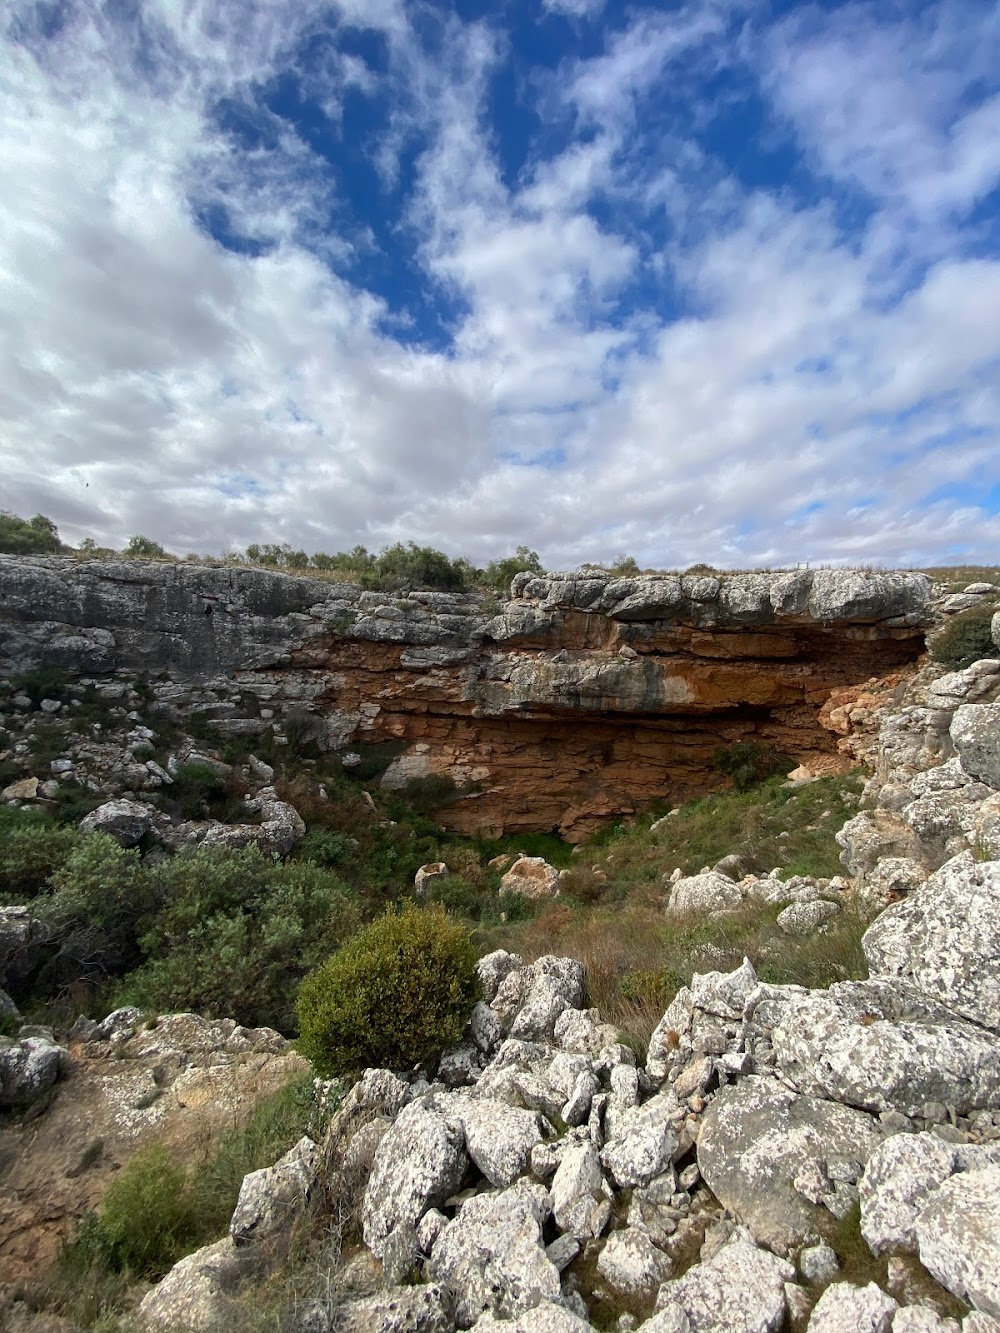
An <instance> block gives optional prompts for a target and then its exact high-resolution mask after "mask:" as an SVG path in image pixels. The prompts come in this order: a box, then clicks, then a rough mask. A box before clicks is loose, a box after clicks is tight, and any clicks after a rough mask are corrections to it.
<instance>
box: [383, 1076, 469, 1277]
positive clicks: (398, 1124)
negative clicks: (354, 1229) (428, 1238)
mask: <svg viewBox="0 0 1000 1333" xmlns="http://www.w3.org/2000/svg"><path fill="white" fill-rule="evenodd" d="M468 1160H469V1159H468V1156H467V1155H466V1151H465V1134H464V1132H463V1129H462V1125H461V1122H460V1121H458V1120H457V1119H454V1120H451V1119H446V1118H445V1117H444V1116H443V1115H442V1114H441V1113H440V1112H439V1111H438V1110H436V1109H435V1106H434V1104H433V1102H430V1103H429V1102H428V1101H427V1100H426V1099H424V1098H418V1099H416V1100H415V1101H412V1102H410V1104H409V1105H408V1106H405V1107H404V1108H403V1110H402V1111H401V1112H400V1113H399V1115H398V1117H397V1118H396V1121H395V1123H394V1124H393V1126H392V1128H391V1129H390V1130H389V1132H388V1133H387V1134H386V1136H385V1138H384V1139H383V1140H382V1142H381V1143H380V1144H379V1146H378V1148H377V1150H376V1153H375V1160H374V1163H373V1166H372V1173H371V1177H370V1179H369V1181H368V1188H367V1189H366V1190H365V1197H364V1203H363V1205H362V1213H361V1216H362V1223H363V1227H364V1237H365V1244H366V1245H367V1246H368V1248H369V1249H370V1250H371V1251H372V1253H373V1254H375V1255H377V1256H378V1257H379V1258H381V1257H382V1251H383V1247H384V1244H385V1240H386V1237H387V1236H388V1235H389V1234H390V1232H391V1231H392V1230H393V1229H394V1228H395V1227H397V1226H399V1225H401V1224H402V1225H406V1226H411V1227H412V1226H416V1224H417V1223H418V1222H419V1221H420V1219H421V1217H423V1215H424V1213H425V1212H427V1210H428V1209H429V1208H433V1207H435V1206H436V1205H437V1204H439V1203H443V1202H444V1200H445V1199H446V1198H448V1196H449V1195H450V1194H453V1193H454V1192H455V1191H456V1190H457V1189H458V1187H459V1185H460V1184H461V1181H462V1175H463V1173H464V1171H465V1168H466V1165H467V1163H468Z"/></svg>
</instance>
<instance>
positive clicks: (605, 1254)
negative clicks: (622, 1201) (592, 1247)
mask: <svg viewBox="0 0 1000 1333" xmlns="http://www.w3.org/2000/svg"><path fill="white" fill-rule="evenodd" d="M670 1269H671V1261H670V1259H669V1258H668V1256H667V1255H665V1254H664V1253H663V1251H662V1250H658V1249H657V1248H656V1246H655V1245H654V1244H653V1242H652V1241H651V1240H650V1239H649V1237H648V1236H647V1235H646V1233H645V1232H644V1231H640V1230H639V1228H638V1227H626V1228H625V1229H624V1230H623V1231H613V1232H612V1233H611V1235H610V1236H609V1237H608V1239H607V1240H606V1241H605V1243H604V1249H603V1250H602V1251H601V1253H600V1257H599V1258H598V1260H597V1271H598V1273H600V1275H601V1277H602V1278H604V1280H605V1282H607V1283H608V1285H609V1286H611V1287H613V1288H614V1289H615V1291H619V1292H621V1293H622V1294H623V1295H624V1296H638V1297H640V1298H641V1297H643V1296H649V1295H650V1294H652V1293H653V1292H654V1291H656V1290H657V1289H658V1287H659V1286H660V1283H661V1282H664V1281H666V1279H667V1278H668V1277H669V1276H670Z"/></svg>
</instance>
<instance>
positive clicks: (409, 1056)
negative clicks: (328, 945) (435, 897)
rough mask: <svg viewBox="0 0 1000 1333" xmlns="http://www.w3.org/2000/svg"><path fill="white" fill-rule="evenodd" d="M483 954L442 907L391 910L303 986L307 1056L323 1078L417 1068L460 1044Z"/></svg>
mask: <svg viewBox="0 0 1000 1333" xmlns="http://www.w3.org/2000/svg"><path fill="white" fill-rule="evenodd" d="M477 989H478V984H477V977H476V951H475V948H474V946H473V943H472V937H471V935H470V934H469V931H468V930H466V928H465V927H464V926H460V925H457V924H456V923H455V922H453V921H451V920H450V919H449V918H448V916H447V914H446V913H445V912H444V911H443V910H442V909H441V908H440V907H439V906H430V907H413V906H408V907H406V908H404V910H403V911H401V912H393V911H392V910H390V911H389V912H387V913H386V915H385V916H383V917H380V918H379V919H378V920H377V921H374V922H372V924H371V925H370V926H367V927H366V928H365V929H364V930H362V931H360V932H359V933H358V934H357V935H355V936H354V938H353V939H351V940H349V941H348V942H347V944H345V945H344V946H343V948H341V949H338V950H337V952H336V953H335V954H333V955H331V957H330V958H328V959H327V961H326V962H325V963H323V964H321V965H320V966H319V967H317V968H316V969H315V971H313V972H310V973H309V975H308V976H307V977H305V979H304V980H303V982H302V986H301V988H300V990H299V997H298V1014H299V1030H300V1032H301V1036H300V1037H299V1050H300V1051H301V1052H302V1054H303V1055H304V1056H305V1057H306V1058H307V1059H308V1060H311V1061H312V1063H313V1065H314V1066H315V1067H316V1070H317V1071H318V1072H319V1073H320V1074H322V1075H323V1076H324V1077H327V1078H330V1077H338V1076H348V1077H355V1076H357V1075H358V1074H360V1073H361V1072H362V1070H364V1069H366V1068H370V1067H373V1066H374V1067H383V1068H388V1069H409V1068H411V1067H412V1066H413V1065H415V1064H422V1063H423V1062H424V1061H425V1060H428V1059H430V1058H431V1057H432V1056H433V1055H435V1054H436V1053H437V1052H438V1051H440V1050H441V1049H442V1048H443V1047H445V1046H448V1045H450V1044H451V1043H452V1042H455V1041H457V1040H458V1038H459V1037H460V1036H461V1034H462V1029H463V1028H464V1026H465V1024H466V1021H467V1020H468V1017H469V1012H470V1010H471V1008H472V1005H473V1003H474V1001H475V999H476V994H477Z"/></svg>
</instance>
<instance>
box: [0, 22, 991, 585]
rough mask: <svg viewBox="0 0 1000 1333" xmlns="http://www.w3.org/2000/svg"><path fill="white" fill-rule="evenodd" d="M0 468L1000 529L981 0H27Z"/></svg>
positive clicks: (917, 541)
mask: <svg viewBox="0 0 1000 1333" xmlns="http://www.w3.org/2000/svg"><path fill="white" fill-rule="evenodd" d="M0 40H2V49H0V177H2V179H3V182H4V188H3V190H2V192H0V508H4V509H9V510H14V511H15V512H18V513H21V514H26V515H27V514H32V513H35V512H36V511H41V512H43V513H45V514H47V515H49V516H50V517H51V518H53V519H54V520H55V521H56V522H57V523H58V525H59V528H60V531H61V533H62V535H63V537H64V539H66V540H70V541H78V540H79V539H81V538H82V537H85V536H88V535H90V536H93V537H95V538H97V539H98V540H99V541H106V542H112V543H115V544H119V543H121V542H123V541H124V540H125V539H126V538H127V537H128V536H129V535H130V534H132V533H136V532H141V533H145V534H147V535H149V536H151V537H154V538H156V539H158V540H159V541H161V542H163V543H164V544H165V545H167V546H168V547H169V548H170V549H172V550H175V551H178V552H185V551H189V550H195V551H221V550H224V549H226V548H228V547H232V546H242V545H246V544H247V543H248V542H252V541H279V542H280V541H288V542H291V543H292V544H293V545H295V546H304V547H305V548H306V549H307V550H311V551H312V550H326V551H333V550H338V549H344V548H348V547H351V546H353V545H354V544H355V543H356V542H362V543H364V544H366V545H367V546H369V547H372V548H378V547H380V546H383V545H385V544H387V543H389V542H392V541H395V540H400V539H402V540H409V539H413V540H416V541H418V542H420V543H430V544H432V545H434V546H438V547H440V548H442V549H444V550H446V551H448V552H449V553H450V554H453V555H456V554H466V555H468V556H469V557H471V558H472V559H474V560H477V561H480V562H481V561H485V560H487V559H489V558H490V557H491V556H494V555H497V554H503V553H506V552H508V551H510V550H512V549H513V547H514V546H516V545H518V544H519V543H522V542H523V543H527V544H528V545H529V546H532V547H534V548H536V549H537V550H538V551H539V552H540V553H541V555H542V558H543V560H544V561H545V562H546V563H547V564H548V565H549V566H550V567H557V566H558V567H568V566H572V565H575V564H577V563H580V562H582V561H585V560H608V559H611V558H613V557H614V556H616V555H618V554H621V553H626V552H627V553H630V554H633V555H634V556H636V557H637V558H638V559H639V561H640V562H641V563H642V564H644V565H646V564H648V565H655V566H677V565H679V566H685V565H687V564H690V563H693V562H695V561H701V560H704V561H709V562H711V563H717V564H723V565H728V566H734V565H741V564H760V563H763V564H780V563H793V564H794V563H795V562H796V561H804V560H811V561H820V560H828V561H837V562H844V561H884V562H887V563H892V564H908V563H916V564H920V563H929V562H935V563H938V562H939V563H955V562H958V561H965V560H977V561H984V562H989V563H996V562H1000V517H998V511H1000V439H998V433H1000V189H998V185H1000V6H998V5H997V4H996V3H992V2H991V0H934V2H933V3H922V0H861V2H860V3H836V2H835V0H820V2H818V3H794V2H792V3H790V2H789V0H771V2H770V3H768V2H767V0H689V2H687V3H685V2H684V0H680V2H679V3H663V2H662V0H660V2H659V3H650V4H647V3H643V0H632V2H631V3H625V4H622V3H617V2H616V0H606V2H605V0H433V2H432V3H431V2H428V3H421V2H420V0H338V3H329V2H328V0H5V3H4V5H3V6H2V13H0Z"/></svg>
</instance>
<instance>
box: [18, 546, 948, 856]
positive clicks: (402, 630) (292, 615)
mask: <svg viewBox="0 0 1000 1333" xmlns="http://www.w3.org/2000/svg"><path fill="white" fill-rule="evenodd" d="M511 594H512V595H511V597H510V599H509V600H508V601H506V602H505V603H503V604H502V605H501V606H500V608H499V610H498V609H497V607H496V604H495V602H491V601H490V600H489V599H487V598H485V597H482V596H480V595H477V594H473V593H461V594H455V593H435V592H407V593H400V594H390V593H386V592H373V591H368V590H364V589H361V588H359V587H358V586H357V585H354V584H345V583H335V582H330V581H327V580H323V579H318V578H315V577H308V576H295V575H289V574H284V573H279V572H276V571H269V570H260V569H246V568H242V567H235V566H231V565H225V564H220V565H218V566H215V565H205V564H194V563H183V562H182V563H170V562H141V561H122V560H111V561H80V560H76V559H74V558H68V557H10V556H0V671H2V672H3V673H5V674H9V675H14V674H17V673H19V672H23V671H24V670H29V669H32V668H37V667H39V666H58V667H60V668H63V669H66V670H69V671H73V672H76V673H78V674H80V675H83V676H96V677H101V676H107V675H112V674H118V675H122V676H135V675H136V674H148V675H149V676H150V677H151V679H152V681H153V686H154V691H156V692H160V693H164V695H166V694H170V695H171V699H173V700H175V699H176V691H177V686H178V684H180V685H184V684H188V685H190V686H192V688H194V689H195V691H196V690H197V687H198V686H199V684H201V683H204V682H207V681H211V682H212V685H213V688H215V687H218V686H219V684H220V682H221V683H222V690H223V692H225V688H226V686H227V684H228V686H229V687H230V688H231V692H232V694H233V697H234V698H236V697H237V696H240V695H243V696H250V697H254V696H256V697H257V698H258V699H259V700H266V701H267V703H268V704H269V705H270V706H272V707H277V709H278V711H279V712H280V711H281V710H282V709H283V708H286V707H287V708H298V709H302V708H305V709H306V710H308V711H310V712H312V713H314V714H316V715H317V716H318V717H320V718H321V719H322V721H323V730H324V735H325V736H326V738H327V741H328V743H330V744H335V745H339V744H348V745H353V744H356V743H363V742H365V741H374V742H378V741H383V740H395V741H397V742H401V743H404V744H406V745H407V746H415V745H421V746H424V747H426V748H425V749H424V750H422V752H421V753H422V754H423V755H424V756H425V758H423V759H422V760H421V768H422V770H423V769H426V771H427V774H428V775H430V774H445V775H448V776H452V775H454V776H455V777H456V780H459V781H460V783H461V781H462V780H463V775H465V774H467V773H468V772H470V771H472V770H475V771H476V772H477V773H479V774H482V773H483V772H485V773H486V774H487V775H488V776H487V777H485V778H480V779H479V780H478V781H477V786H478V787H479V790H478V791H476V792H469V793H468V795H469V796H470V797H471V798H472V799H470V800H467V801H463V802H459V803H457V804H456V805H455V806H452V807H449V809H448V810H447V811H445V812H444V814H443V820H444V822H446V823H448V824H450V826H452V827H454V828H456V829H457V830H458V831H462V832H474V831H494V832H501V831H513V830H527V829H530V828H538V829H558V830H559V831H561V832H563V833H564V834H568V835H569V836H571V837H578V836H582V835H583V834H584V833H585V832H587V831H589V829H590V828H592V827H594V826H595V824H596V823H598V822H601V821H602V820H604V819H607V818H610V817H613V816H614V815H616V814H621V813H630V812H631V811H633V810H635V809H637V808H640V807H641V806H642V805H643V804H645V803H648V802H649V801H651V800H653V799H666V800H676V799H684V798H686V797H687V796H689V795H692V794H695V792H696V791H699V790H704V789H705V788H706V787H707V786H710V785H713V781H716V780H713V778H712V776H711V756H712V754H713V752H714V751H715V750H716V749H717V748H718V747H719V746H720V745H723V746H724V745H729V744H732V743H734V742H735V741H739V740H750V739H753V740H759V741H760V742H762V743H763V744H765V745H767V746H769V747H772V748H776V749H781V750H784V751H785V752H787V753H788V754H789V755H790V756H792V757H793V758H795V759H796V760H798V761H799V762H807V763H808V762H809V761H810V760H811V761H812V762H813V763H816V762H819V763H820V766H823V764H826V765H827V766H833V767H836V766H837V758H836V745H835V739H834V737H833V736H832V735H831V734H830V733H829V732H827V731H826V730H825V729H824V727H823V726H822V725H820V722H819V720H818V714H819V710H820V708H821V707H822V706H823V704H824V703H826V702H827V700H828V698H829V696H830V693H831V691H832V690H834V689H837V688H841V687H844V686H847V685H853V684H857V683H859V682H862V681H865V680H868V679H869V678H870V677H872V676H873V675H879V674H884V673H885V672H886V671H891V670H893V669H895V668H898V667H900V666H901V665H905V664H906V663H908V662H910V661H912V660H914V659H915V658H916V657H917V656H918V655H919V654H920V653H921V652H922V650H923V647H924V639H923V631H924V629H925V628H926V627H927V626H929V625H930V624H932V623H933V619H934V614H933V610H932V604H931V584H930V580H929V579H928V578H927V577H926V576H925V575H923V574H916V573H910V572H904V571H884V570H831V569H818V570H796V571H777V572H758V573H747V574H731V575H711V576H706V575H694V574H691V575H679V574H678V575H662V576H661V575H639V576H634V577H629V578H614V577H612V576H610V575H602V576H596V575H589V576H582V575H550V576H546V577H533V576H528V575H519V576H517V577H516V578H515V579H514V581H513V584H512V588H511ZM233 715H235V714H233V713H232V712H230V719H231V717H232V716H233Z"/></svg>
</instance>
